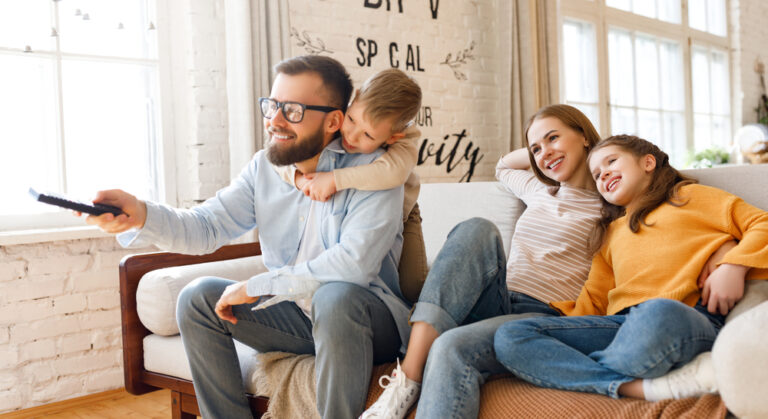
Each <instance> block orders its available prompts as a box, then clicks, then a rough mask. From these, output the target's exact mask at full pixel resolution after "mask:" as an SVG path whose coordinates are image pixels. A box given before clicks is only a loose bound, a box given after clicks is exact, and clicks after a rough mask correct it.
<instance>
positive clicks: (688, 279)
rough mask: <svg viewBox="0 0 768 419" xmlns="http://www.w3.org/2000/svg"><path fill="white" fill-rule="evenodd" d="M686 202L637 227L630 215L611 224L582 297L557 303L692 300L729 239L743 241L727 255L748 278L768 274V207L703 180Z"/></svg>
mask: <svg viewBox="0 0 768 419" xmlns="http://www.w3.org/2000/svg"><path fill="white" fill-rule="evenodd" d="M679 196H680V198H681V200H683V201H684V202H685V201H687V203H686V204H685V205H683V206H681V207H675V206H672V205H670V204H667V203H665V204H662V205H660V206H659V207H658V208H656V209H655V210H653V211H652V212H651V213H650V214H648V216H647V217H646V223H647V224H648V226H645V225H642V224H641V226H640V230H639V231H638V232H637V233H633V232H632V231H631V230H630V229H629V226H628V220H627V217H621V218H619V219H617V220H615V221H614V222H613V223H611V225H610V226H609V227H608V231H607V233H606V236H605V241H604V242H603V246H602V248H601V249H600V251H599V252H598V253H597V254H596V255H595V257H594V258H593V260H592V267H591V269H590V272H589V279H587V282H586V283H585V284H584V287H583V288H582V290H581V293H580V294H579V297H578V298H577V300H576V301H559V302H554V303H552V304H551V305H552V307H554V308H556V309H558V310H560V311H561V312H562V313H564V314H566V315H568V316H581V315H590V314H597V315H605V314H608V315H611V314H616V313H618V312H619V311H621V310H623V309H625V308H627V307H631V306H634V305H636V304H640V303H642V302H644V301H647V300H650V299H654V298H669V299H673V300H677V301H681V302H683V303H685V304H687V305H689V306H694V305H695V304H696V301H698V299H699V297H700V296H701V292H700V290H699V289H698V287H697V285H696V281H697V278H698V276H699V273H700V272H701V270H702V268H703V267H704V264H705V263H706V261H707V259H709V257H710V255H712V253H714V252H715V251H716V250H717V249H718V248H719V247H720V246H721V245H722V244H723V243H725V242H727V241H729V240H732V239H736V240H738V241H739V244H738V245H737V246H736V247H734V248H733V249H731V250H730V251H729V252H728V253H726V254H725V256H724V257H723V260H722V261H721V263H732V264H738V265H744V266H750V267H752V268H753V269H751V270H750V271H749V273H748V274H747V279H766V278H768V212H765V211H762V210H760V209H759V208H756V207H754V206H752V205H749V204H747V203H746V202H744V201H743V200H742V199H741V198H739V197H737V196H735V195H732V194H730V193H728V192H725V191H723V190H720V189H717V188H712V187H709V186H703V185H698V184H693V185H686V186H683V187H682V188H681V189H680V193H679Z"/></svg>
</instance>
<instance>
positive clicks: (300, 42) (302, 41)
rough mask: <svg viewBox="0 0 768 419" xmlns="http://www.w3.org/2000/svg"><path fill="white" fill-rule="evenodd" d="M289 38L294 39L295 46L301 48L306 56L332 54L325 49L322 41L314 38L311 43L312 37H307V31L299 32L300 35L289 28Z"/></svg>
mask: <svg viewBox="0 0 768 419" xmlns="http://www.w3.org/2000/svg"><path fill="white" fill-rule="evenodd" d="M291 38H295V39H296V46H299V47H303V48H304V51H306V52H307V54H310V55H319V54H322V53H324V52H327V53H329V54H333V51H331V50H329V49H328V48H326V47H325V42H323V40H322V39H320V38H316V39H315V40H314V41H313V40H312V37H310V36H309V34H308V33H307V31H301V33H299V31H298V30H296V28H294V27H291Z"/></svg>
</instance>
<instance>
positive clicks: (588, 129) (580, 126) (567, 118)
mask: <svg viewBox="0 0 768 419" xmlns="http://www.w3.org/2000/svg"><path fill="white" fill-rule="evenodd" d="M550 116H551V117H555V118H557V119H559V120H560V122H562V123H563V124H564V125H566V126H568V127H569V128H571V129H572V130H574V131H576V132H578V133H579V134H581V135H583V136H584V138H585V139H586V140H587V144H588V145H587V147H586V148H587V152H589V151H590V150H592V148H593V147H594V146H595V144H597V143H598V142H599V141H600V134H598V133H597V130H596V129H595V127H594V125H592V122H590V121H589V118H587V117H586V116H585V115H584V114H583V113H582V112H581V111H580V110H578V109H576V108H574V107H573V106H570V105H562V104H557V105H549V106H545V107H543V108H541V109H539V110H538V112H536V113H535V114H533V116H531V117H530V119H528V122H526V123H525V129H524V131H523V146H524V147H525V148H526V149H527V150H528V159H529V160H530V162H531V169H533V174H535V175H536V177H537V178H538V179H539V180H540V181H542V182H543V183H544V184H546V185H550V186H560V182H558V181H556V180H552V179H550V178H548V177H546V176H544V173H542V172H541V170H540V169H539V168H538V167H537V166H536V160H534V158H533V153H531V149H530V148H529V147H528V130H529V129H531V124H533V121H535V120H537V119H542V118H547V117H550Z"/></svg>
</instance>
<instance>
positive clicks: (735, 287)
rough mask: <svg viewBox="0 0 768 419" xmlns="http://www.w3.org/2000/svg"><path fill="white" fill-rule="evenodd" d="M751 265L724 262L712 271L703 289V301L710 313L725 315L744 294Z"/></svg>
mask: <svg viewBox="0 0 768 419" xmlns="http://www.w3.org/2000/svg"><path fill="white" fill-rule="evenodd" d="M747 271H749V267H747V266H742V265H732V264H730V263H723V264H722V265H720V266H718V267H717V269H715V270H714V271H712V273H711V274H710V275H709V278H707V281H706V283H705V284H704V289H702V291H701V303H702V304H703V305H706V306H707V310H708V311H709V312H710V313H718V312H719V313H720V314H722V315H723V316H725V315H726V314H728V312H729V311H731V309H732V308H733V306H735V305H736V303H737V302H739V300H741V297H743V296H744V280H745V277H746V275H747Z"/></svg>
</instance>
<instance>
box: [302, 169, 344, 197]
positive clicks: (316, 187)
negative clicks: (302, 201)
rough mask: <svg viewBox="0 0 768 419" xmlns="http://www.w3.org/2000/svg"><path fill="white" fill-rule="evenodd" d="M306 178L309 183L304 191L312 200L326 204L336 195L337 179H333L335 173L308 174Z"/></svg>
mask: <svg viewBox="0 0 768 419" xmlns="http://www.w3.org/2000/svg"><path fill="white" fill-rule="evenodd" d="M304 177H306V178H307V179H309V181H308V182H307V184H306V185H304V187H303V188H302V191H303V192H304V195H306V196H308V197H310V199H313V200H315V201H322V202H325V201H327V200H329V199H330V198H331V195H333V194H335V193H336V179H334V177H333V172H317V173H307V174H305V175H304Z"/></svg>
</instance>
